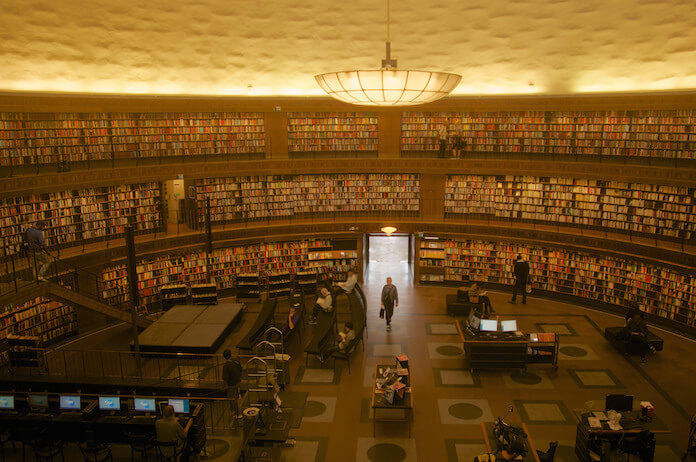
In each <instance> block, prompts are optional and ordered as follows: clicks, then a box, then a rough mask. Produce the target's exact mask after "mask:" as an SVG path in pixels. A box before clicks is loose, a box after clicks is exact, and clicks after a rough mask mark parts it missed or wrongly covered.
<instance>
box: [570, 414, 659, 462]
mask: <svg viewBox="0 0 696 462" xmlns="http://www.w3.org/2000/svg"><path fill="white" fill-rule="evenodd" d="M592 412H594V411H580V410H574V411H573V413H574V414H575V418H577V419H578V426H577V431H576V433H575V455H576V456H577V457H578V460H579V461H580V462H584V461H589V460H590V449H591V447H590V446H591V443H592V441H598V440H606V441H615V440H616V441H618V440H620V439H622V438H624V436H626V435H637V434H638V433H640V432H642V431H643V430H649V431H650V433H652V434H668V433H671V431H670V430H669V428H667V426H666V425H665V423H664V422H663V421H662V420H660V419H659V417H657V416H653V417H650V418H648V419H642V418H641V414H640V411H631V412H622V413H621V421H620V423H621V426H622V427H623V429H622V430H612V429H611V428H609V425H607V422H606V421H602V427H601V428H595V427H592V426H590V423H589V422H588V420H587V418H588V417H592Z"/></svg>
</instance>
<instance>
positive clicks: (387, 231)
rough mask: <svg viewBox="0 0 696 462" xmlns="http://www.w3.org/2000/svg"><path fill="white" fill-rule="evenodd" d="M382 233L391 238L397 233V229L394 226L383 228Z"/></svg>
mask: <svg viewBox="0 0 696 462" xmlns="http://www.w3.org/2000/svg"><path fill="white" fill-rule="evenodd" d="M380 231H382V232H383V233H384V234H386V235H387V236H391V235H392V234H394V233H395V232H396V228H395V227H393V226H382V228H381V229H380Z"/></svg>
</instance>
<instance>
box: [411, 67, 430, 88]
mask: <svg viewBox="0 0 696 462" xmlns="http://www.w3.org/2000/svg"><path fill="white" fill-rule="evenodd" d="M429 79H430V72H422V71H408V81H407V82H406V88H407V89H408V90H418V91H420V90H422V89H424V88H425V86H426V85H427V84H428V80H429Z"/></svg>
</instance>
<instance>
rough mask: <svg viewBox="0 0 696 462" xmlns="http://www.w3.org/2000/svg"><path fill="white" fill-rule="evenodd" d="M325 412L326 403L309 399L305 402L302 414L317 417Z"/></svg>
mask: <svg viewBox="0 0 696 462" xmlns="http://www.w3.org/2000/svg"><path fill="white" fill-rule="evenodd" d="M324 412H326V404H324V403H322V402H321V401H312V400H309V401H307V402H306V403H305V407H304V416H305V417H317V416H320V415H322V414H323V413H324Z"/></svg>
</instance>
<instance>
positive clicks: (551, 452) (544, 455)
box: [537, 441, 558, 462]
mask: <svg viewBox="0 0 696 462" xmlns="http://www.w3.org/2000/svg"><path fill="white" fill-rule="evenodd" d="M557 447H558V441H551V442H550V443H549V448H548V449H547V450H546V452H543V451H537V456H539V460H540V461H541V462H553V457H554V456H555V455H556V448H557Z"/></svg>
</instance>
